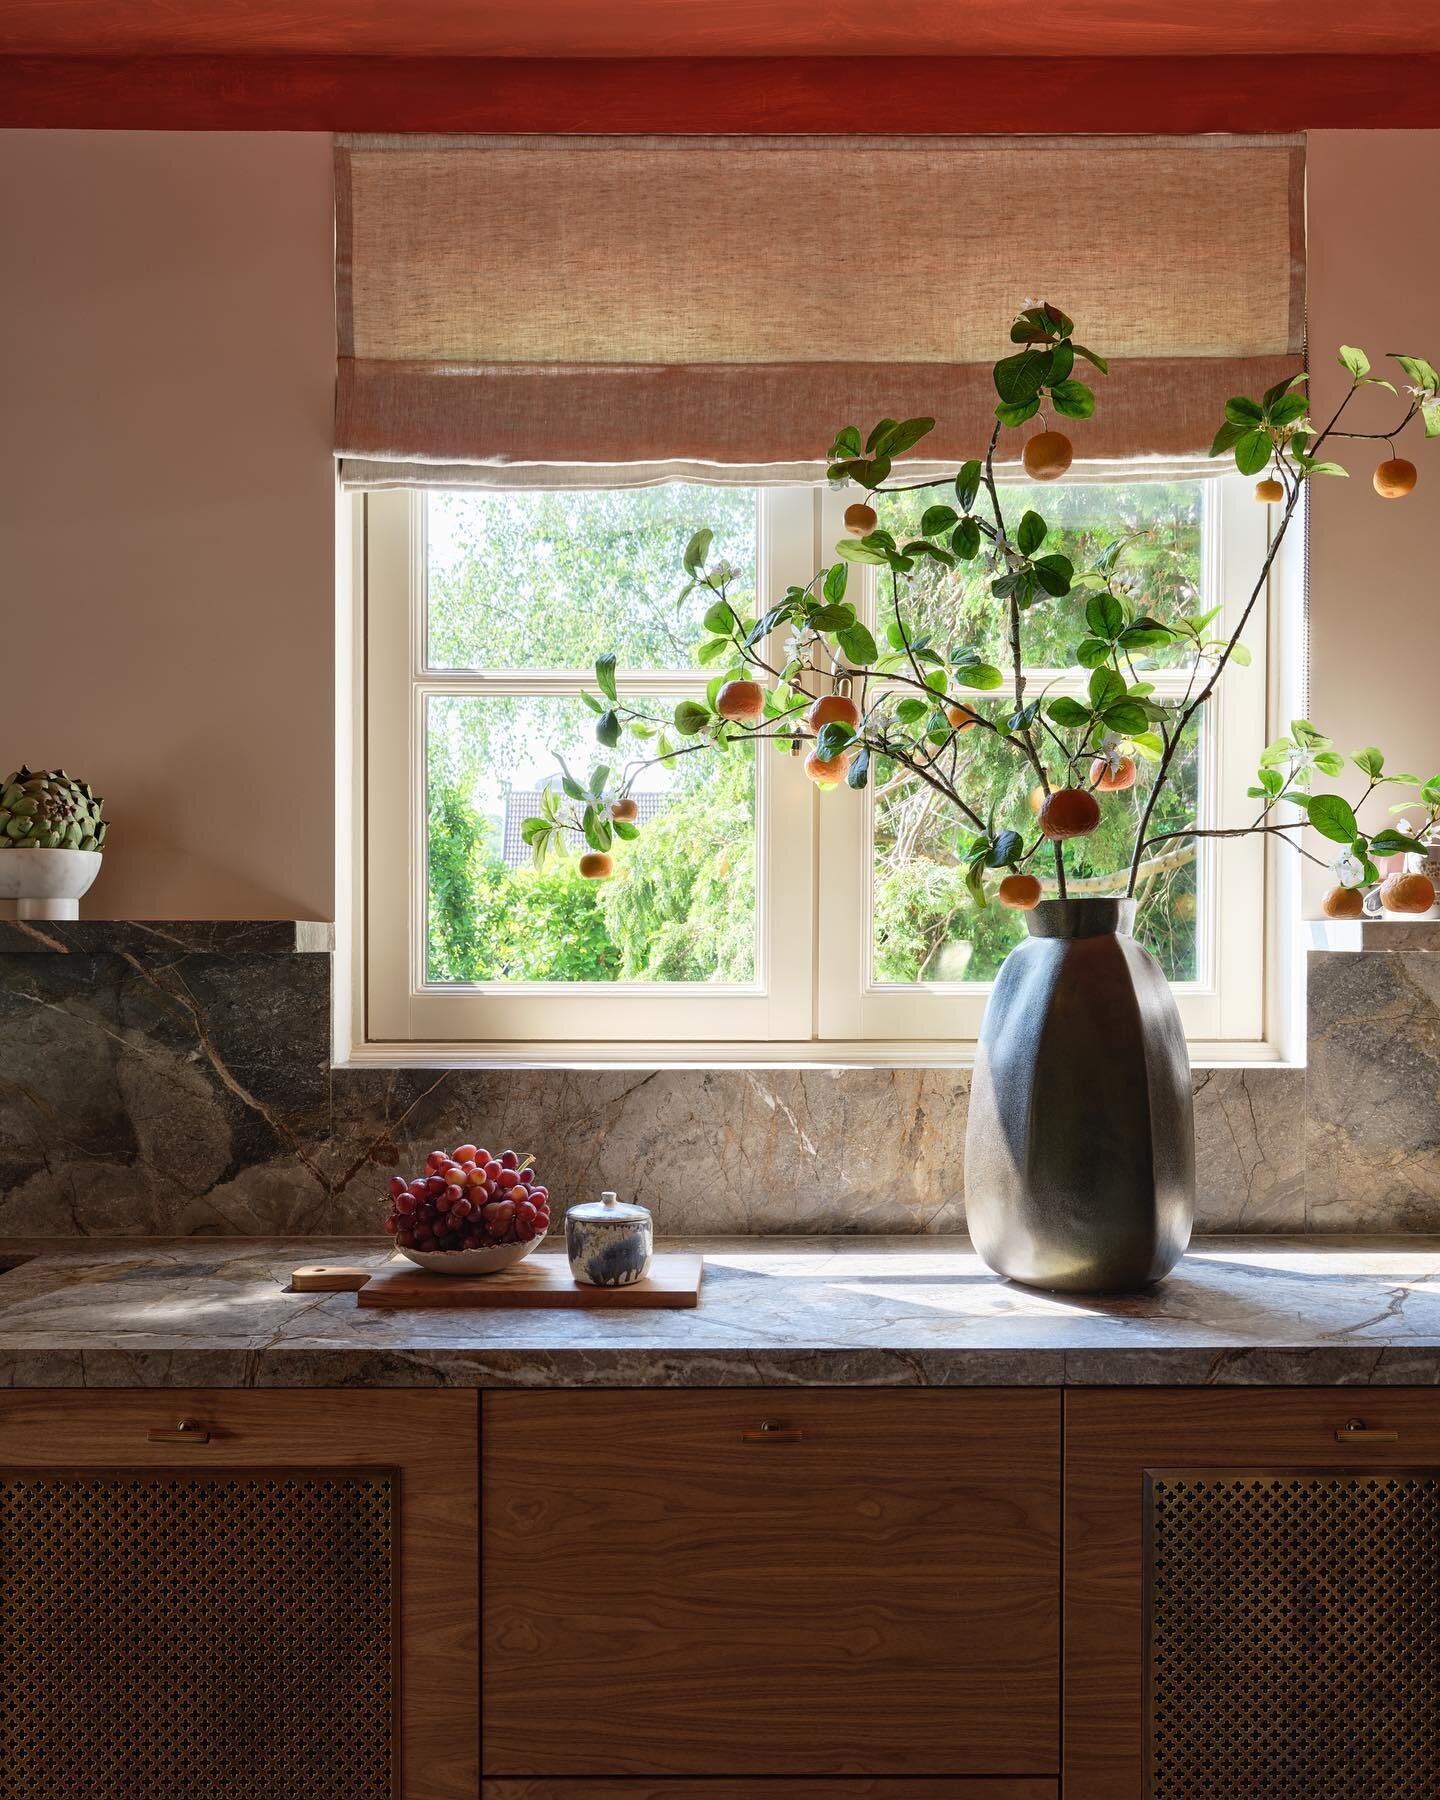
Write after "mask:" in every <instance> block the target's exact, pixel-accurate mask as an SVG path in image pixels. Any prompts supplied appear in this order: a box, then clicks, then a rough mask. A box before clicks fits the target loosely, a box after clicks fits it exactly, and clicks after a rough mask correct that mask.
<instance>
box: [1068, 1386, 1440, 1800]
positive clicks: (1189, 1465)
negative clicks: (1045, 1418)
mask: <svg viewBox="0 0 1440 1800" xmlns="http://www.w3.org/2000/svg"><path fill="white" fill-rule="evenodd" d="M1356 1418H1361V1419H1363V1420H1364V1421H1365V1423H1366V1424H1367V1425H1369V1426H1372V1427H1377V1428H1380V1429H1385V1430H1389V1429H1394V1430H1395V1431H1396V1432H1397V1433H1398V1437H1397V1439H1396V1441H1395V1442H1393V1443H1388V1442H1379V1443H1377V1442H1375V1441H1373V1440H1362V1441H1359V1442H1355V1443H1346V1444H1338V1443H1337V1442H1336V1439H1335V1433H1336V1431H1337V1430H1341V1429H1343V1428H1344V1427H1345V1425H1346V1424H1347V1423H1348V1422H1349V1421H1350V1420H1352V1419H1356ZM1434 1464H1440V1396H1436V1395H1434V1394H1431V1393H1429V1392H1423V1391H1420V1390H1417V1389H1400V1390H1397V1389H1393V1388H1330V1389H1324V1388H1321V1389H1313V1388H1312V1389H1291V1388H1286V1389H1276V1390H1270V1389H1259V1390H1248V1391H1247V1390H1237V1389H1202V1390H1199V1391H1196V1390H1166V1389H1149V1390H1136V1389H1131V1390H1128V1391H1126V1390H1116V1391H1105V1392H1100V1391H1078V1392H1072V1393H1069V1394H1067V1395H1066V1396H1065V1770H1064V1791H1065V1800H1141V1796H1142V1794H1143V1792H1144V1742H1143V1715H1144V1666H1143V1644H1142V1602H1143V1591H1142V1590H1143V1578H1144V1569H1143V1561H1142V1556H1143V1546H1142V1527H1143V1514H1142V1501H1143V1483H1144V1476H1145V1471H1146V1470H1147V1469H1154V1470H1161V1469H1165V1470H1179V1469H1206V1470H1212V1471H1222V1470H1249V1469H1253V1470H1262V1471H1265V1470H1270V1471H1277V1472H1279V1471H1285V1470H1290V1469H1342V1470H1346V1469H1349V1470H1375V1469H1407V1468H1417V1467H1421V1468H1423V1467H1428V1466H1431V1465H1434ZM1357 1800H1358V1797H1357Z"/></svg>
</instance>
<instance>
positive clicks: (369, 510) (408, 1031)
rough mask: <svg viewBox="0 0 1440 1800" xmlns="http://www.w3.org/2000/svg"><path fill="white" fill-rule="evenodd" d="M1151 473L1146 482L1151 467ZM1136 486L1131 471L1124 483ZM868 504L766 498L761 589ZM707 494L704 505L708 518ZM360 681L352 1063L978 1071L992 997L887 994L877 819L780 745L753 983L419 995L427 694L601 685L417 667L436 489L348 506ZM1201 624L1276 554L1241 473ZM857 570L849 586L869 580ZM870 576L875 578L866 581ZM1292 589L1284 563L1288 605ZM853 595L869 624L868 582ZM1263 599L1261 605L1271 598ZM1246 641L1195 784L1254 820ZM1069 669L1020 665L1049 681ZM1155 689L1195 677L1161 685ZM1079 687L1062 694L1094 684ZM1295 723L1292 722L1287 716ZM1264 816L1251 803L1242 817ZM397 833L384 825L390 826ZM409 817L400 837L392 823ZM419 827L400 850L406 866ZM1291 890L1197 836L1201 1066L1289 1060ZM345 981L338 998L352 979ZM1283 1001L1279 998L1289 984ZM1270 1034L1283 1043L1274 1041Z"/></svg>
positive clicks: (766, 781)
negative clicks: (1281, 891) (1286, 951)
mask: <svg viewBox="0 0 1440 1800" xmlns="http://www.w3.org/2000/svg"><path fill="white" fill-rule="evenodd" d="M1136 474H1137V476H1140V475H1143V471H1141V470H1137V471H1136ZM1121 478H1123V477H1118V476H1117V479H1121ZM852 497H853V496H850V495H845V494H836V493H833V492H828V491H826V490H825V489H824V488H823V486H822V487H816V488H806V487H793V486H792V487H777V488H771V489H766V490H763V491H762V494H761V499H760V531H759V546H758V548H759V561H758V569H757V581H758V586H757V597H760V598H763V596H764V595H765V594H767V593H770V592H772V591H779V590H780V589H783V587H784V586H785V585H786V584H787V583H788V582H790V581H792V580H793V581H797V582H801V583H803V582H805V581H807V580H808V579H809V578H810V576H811V575H812V574H813V573H814V570H815V569H816V568H817V567H819V566H820V565H821V564H822V563H823V562H824V561H826V560H828V558H829V556H830V555H831V553H832V551H833V546H834V543H835V542H836V539H837V538H838V537H839V535H840V533H841V529H842V526H841V514H842V512H843V509H844V506H845V504H846V502H847V500H848V499H849V498H852ZM698 501H699V496H697V502H698ZM351 505H352V508H353V511H352V518H351V524H352V531H351V555H350V558H349V560H350V562H351V564H352V569H353V598H352V605H351V620H352V629H353V646H354V658H353V662H352V664H351V685H352V686H353V691H354V694H355V695H356V696H357V701H358V702H363V703H357V704H355V705H354V706H353V708H352V711H353V716H354V721H355V724H354V733H353V738H352V743H351V756H350V759H349V760H350V766H351V769H352V770H353V771H354V782H355V792H354V793H353V795H352V801H353V805H352V807H351V809H350V816H351V817H353V820H354V830H353V832H352V833H351V834H350V840H351V841H350V843H349V846H348V850H349V867H348V868H347V869H346V870H344V871H343V876H344V879H345V880H347V881H348V883H349V886H350V893H349V900H350V904H349V907H348V909H346V910H347V911H348V915H349V937H350V952H351V955H350V962H351V972H352V980H351V983H350V985H349V988H348V990H347V992H346V994H345V997H344V1003H343V1006H342V1007H340V1008H339V1009H338V1011H337V1027H338V1028H339V1029H340V1030H342V1031H343V1034H344V1036H343V1038H342V1039H341V1043H342V1046H343V1045H344V1044H345V1043H346V1040H348V1054H347V1055H346V1060H348V1061H350V1062H355V1063H366V1062H370V1063H383V1064H393V1063H396V1062H405V1063H407V1064H421V1065H423V1064H426V1063H434V1064H437V1065H438V1064H444V1065H473V1066H489V1067H507V1068H513V1067H554V1066H562V1067H585V1066H603V1065H611V1064H628V1065H632V1066H654V1065H656V1064H663V1065H671V1066H682V1067H683V1066H690V1067H707V1066H712V1065H716V1064H723V1063H744V1064H748V1065H752V1066H765V1065H774V1066H780V1065H788V1064H795V1063H800V1064H822V1065H823V1064H837V1063H840V1064H844V1063H859V1064H869V1065H885V1066H889V1065H896V1064H908V1065H916V1064H919V1065H954V1064H961V1065H963V1064H965V1063H968V1062H970V1061H971V1060H973V1054H974V1041H975V1038H976V1036H977V1034H978V1031H979V1026H980V1019H981V1016H982V1014H983V1011H984V1005H985V1000H986V998H987V996H988V993H989V986H988V985H987V984H979V983H954V984H950V983H936V984H926V985H925V986H924V987H923V988H921V987H894V986H884V985H878V984H875V983H873V982H872V981H871V979H870V973H869V965H870V961H871V952H870V946H871V942H872V933H871V921H870V897H871V887H872V882H871V867H872V853H871V841H872V840H871V829H872V827H871V818H872V807H871V800H870V796H869V794H868V792H867V794H866V796H865V797H864V800H863V802H862V801H861V800H860V797H859V796H856V795H853V794H851V793H849V792H848V790H841V791H836V792H825V793H821V792H818V791H816V790H815V789H814V787H813V786H812V784H810V783H809V782H806V781H804V780H803V778H801V777H800V775H799V771H798V770H794V769H791V768H789V767H787V766H786V765H785V764H784V763H783V762H782V761H781V759H780V758H779V757H778V756H777V755H776V754H775V753H774V752H773V751H770V750H768V749H766V750H762V751H760V752H759V753H758V754H757V756H756V759H755V762H756V781H757V790H756V807H757V825H758V837H759V842H758V845H757V852H758V854H757V909H758V925H757V966H756V974H755V979H754V981H753V982H752V983H750V984H747V985H745V986H743V987H727V988H717V987H715V986H712V985H710V984H699V983H673V984H671V983H653V982H613V983H610V982H607V983H575V984H570V985H567V986H565V987H564V988H563V989H559V990H558V991H557V988H556V985H555V984H553V983H543V982H537V983H481V984H470V985H460V984H444V985H443V986H442V985H439V984H428V983H427V982H426V981H425V979H424V970H423V966H422V959H423V954H424V931H423V929H422V927H423V921H424V919H425V893H424V882H425V842H424V835H425V818H426V809H425V797H424V791H423V789H424V755H423V748H424V707H425V703H426V701H427V700H428V698H429V697H431V696H432V695H449V694H463V693H480V694H491V695H500V694H514V693H527V694H536V693H540V694H550V693H554V694H566V693H576V692H578V690H579V688H580V687H581V686H584V685H587V684H588V685H591V686H593V676H592V675H591V673H590V672H589V671H581V670H576V671H564V672H556V671H553V670H549V671H538V670H523V669H521V670H510V671H506V672H504V673H503V674H497V673H489V672H487V673H483V674H476V673H472V672H468V671H444V672H436V671H429V670H427V669H426V667H425V662H424V629H425V626H424V525H423V517H424V514H423V506H424V497H423V495H422V494H421V493H419V492H417V491H416V490H407V489H398V488H397V489H387V490H375V491H372V492H369V493H364V494H356V495H353V496H351ZM1205 517H1206V523H1205V532H1206V540H1205V557H1204V568H1205V571H1206V581H1207V588H1208V592H1207V596H1206V598H1205V600H1204V601H1203V602H1202V609H1205V608H1208V607H1209V606H1213V605H1222V606H1223V609H1224V610H1223V612H1222V615H1221V619H1220V621H1218V622H1217V623H1218V624H1224V625H1226V626H1227V628H1228V627H1229V626H1233V623H1234V621H1235V620H1236V619H1237V618H1238V616H1239V612H1240V610H1241V609H1242V608H1243V605H1244V601H1245V598H1246V596H1247V595H1248V593H1249V590H1250V585H1251V584H1252V583H1253V579H1254V572H1255V571H1256V570H1258V568H1259V566H1260V563H1261V561H1262V559H1263V556H1264V550H1265V543H1266V531H1267V529H1268V509H1267V508H1265V507H1263V506H1259V505H1257V504H1256V503H1255V501H1254V499H1253V497H1252V494H1251V488H1250V484H1249V483H1248V482H1245V481H1243V480H1241V479H1240V478H1238V477H1235V476H1233V475H1232V476H1223V477H1214V478H1210V479H1209V480H1208V481H1207V506H1206V514H1205ZM858 572H859V571H858V570H857V571H852V576H853V574H855V573H858ZM866 574H867V576H868V574H869V572H868V571H867V572H866ZM1282 578H1283V571H1282V570H1281V569H1279V568H1277V570H1276V572H1275V575H1274V576H1273V577H1272V591H1273V590H1274V589H1275V586H1276V583H1277V582H1278V581H1280V580H1281V579H1282ZM851 596H852V597H853V598H857V599H858V600H859V601H860V603H861V604H862V605H863V606H864V607H865V608H866V609H867V614H868V616H869V617H870V619H871V620H872V622H873V621H874V616H875V609H876V597H875V591H874V583H873V580H870V579H867V580H866V581H864V582H863V583H861V584H859V587H858V591H857V585H856V583H855V582H854V581H853V579H852V586H851ZM1266 604H1267V607H1268V600H1267V602H1266ZM1269 611H1270V616H1269V621H1268V625H1267V620H1266V618H1263V617H1257V618H1256V619H1254V620H1253V621H1252V624H1251V627H1250V629H1249V630H1248V631H1247V633H1246V641H1247V644H1249V646H1250V648H1251V651H1252V655H1253V658H1254V662H1253V664H1252V666H1251V668H1250V669H1248V670H1236V671H1235V673H1234V675H1233V677H1231V678H1229V679H1227V680H1225V681H1222V683H1221V684H1220V687H1219V689H1218V690H1217V696H1216V698H1217V699H1218V702H1219V704H1218V706H1217V705H1216V703H1215V701H1214V700H1212V702H1211V704H1210V708H1209V709H1208V710H1209V711H1210V712H1211V715H1212V719H1213V720H1214V722H1215V725H1216V726H1217V727H1218V728H1217V729H1212V730H1211V731H1209V732H1208V733H1207V738H1206V745H1205V755H1204V763H1203V768H1202V780H1204V781H1206V782H1207V783H1209V784H1211V791H1212V792H1214V793H1215V794H1216V795H1217V796H1218V800H1217V803H1216V807H1215V809H1214V811H1212V816H1216V815H1217V814H1218V816H1222V817H1225V818H1231V819H1233V818H1244V817H1245V816H1247V815H1246V812H1245V808H1246V805H1247V802H1246V800H1245V789H1246V787H1247V786H1249V785H1250V782H1251V781H1252V779H1253V771H1254V769H1255V765H1256V758H1257V756H1258V752H1259V749H1260V747H1261V746H1262V745H1263V744H1264V743H1265V742H1266V741H1267V738H1268V737H1269V736H1271V735H1273V730H1272V721H1273V718H1274V717H1276V716H1279V714H1278V713H1277V712H1276V708H1277V705H1283V704H1284V698H1285V697H1283V696H1281V695H1280V694H1279V692H1278V684H1277V680H1276V679H1275V667H1276V664H1277V660H1278V659H1277V658H1276V655H1275V652H1276V648H1277V645H1276V639H1277V623H1278V620H1277V615H1278V611H1279V609H1276V608H1271V609H1269ZM1055 673H1056V672H1054V671H1047V670H1043V669H1034V670H1028V671H1027V678H1028V679H1030V680H1032V681H1034V682H1035V683H1037V684H1039V683H1043V682H1045V681H1048V680H1050V679H1052V677H1053V676H1054V675H1055ZM1147 679H1154V680H1155V682H1156V686H1157V688H1158V689H1160V691H1162V692H1166V691H1169V690H1170V689H1171V688H1176V689H1181V688H1183V686H1184V682H1185V680H1186V679H1187V677H1185V676H1183V675H1179V674H1177V675H1175V676H1173V677H1172V676H1170V675H1168V674H1166V675H1160V676H1147ZM625 680H626V686H627V688H628V689H629V690H630V691H632V692H637V693H639V692H642V691H643V692H648V693H651V694H683V693H685V692H687V691H694V692H702V691H703V689H704V687H705V684H706V681H707V680H708V673H707V672H706V671H703V670H699V669H690V670H683V671H674V672H663V673H647V674H643V675H639V676H636V675H634V674H631V675H630V676H628V677H626V678H625ZM1081 686H1082V682H1081V681H1077V680H1076V679H1075V677H1074V675H1073V673H1072V674H1071V676H1070V677H1069V679H1068V680H1066V679H1064V678H1063V677H1062V678H1061V679H1060V681H1059V682H1058V683H1057V687H1056V690H1055V691H1058V692H1064V691H1066V690H1067V688H1068V689H1070V690H1071V691H1078V690H1079V689H1080V688H1081ZM1285 716H1288V713H1287V714H1286V715H1285ZM1249 804H1251V805H1252V806H1253V803H1249ZM382 821H383V822H384V829H382ZM396 821H398V822H399V825H400V828H401V829H400V830H399V831H397V830H396V829H395V824H394V822H396ZM402 832H403V840H402V841H403V844H404V845H405V847H406V854H404V855H397V854H396V853H395V843H396V839H397V837H400V836H401V833H402ZM1277 879H1278V880H1280V881H1283V876H1282V875H1280V872H1279V871H1278V870H1277V866H1276V858H1275V855H1274V852H1273V848H1272V847H1270V846H1269V845H1268V844H1267V841H1266V840H1265V839H1263V838H1244V839H1236V840H1225V841H1224V842H1221V841H1219V840H1215V839H1202V840H1200V856H1199V884H1200V890H1201V917H1202V918H1205V917H1207V916H1208V917H1209V918H1210V919H1211V920H1212V921H1213V927H1212V929H1211V930H1210V931H1209V932H1207V933H1205V934H1203V945H1204V948H1203V949H1202V958H1203V963H1202V967H1201V969H1200V971H1199V973H1198V977H1197V979H1196V980H1195V981H1194V982H1187V983H1177V984H1176V985H1175V988H1174V992H1175V994H1176V998H1177V1002H1178V1004H1179V1007H1180V1011H1181V1016H1182V1018H1183V1020H1184V1023H1185V1028H1186V1034H1187V1037H1188V1038H1189V1040H1190V1046H1191V1054H1192V1057H1193V1058H1194V1059H1195V1060H1196V1061H1197V1062H1265V1061H1276V1060H1281V1059H1282V1058H1283V1054H1284V1051H1285V1049H1286V1047H1287V1046H1286V1045H1285V1044H1284V1042H1283V1041H1282V1040H1281V1039H1280V1038H1279V1036H1278V1035H1277V1034H1276V1031H1275V1029H1274V1026H1273V1024H1271V1022H1272V1021H1274V1020H1275V1019H1276V1018H1277V1017H1278V1016H1279V1014H1280V1013H1281V1012H1282V1011H1283V1010H1284V1008H1283V994H1282V993H1281V992H1280V987H1279V986H1277V975H1278V973H1279V970H1280V967H1281V963H1282V960H1283V959H1282V957H1281V956H1280V955H1279V954H1277V952H1278V951H1279V950H1280V949H1281V948H1282V946H1281V945H1280V944H1279V943H1278V942H1277V925H1276V920H1275V917H1274V914H1275V911H1276V909H1275V908H1274V906H1273V905H1271V906H1267V904H1266V902H1267V898H1268V897H1270V895H1271V894H1273V892H1274V890H1275V889H1276V887H1277ZM337 985H338V984H337ZM1281 985H1282V986H1283V983H1282V984H1281ZM1267 1025H1270V1029H1269V1030H1268V1032H1267Z"/></svg>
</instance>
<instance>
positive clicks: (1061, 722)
mask: <svg viewBox="0 0 1440 1800" xmlns="http://www.w3.org/2000/svg"><path fill="white" fill-rule="evenodd" d="M1045 713H1046V716H1047V717H1048V718H1049V719H1050V720H1051V722H1052V723H1053V724H1056V725H1058V726H1060V727H1061V729H1062V730H1065V731H1076V730H1078V729H1079V728H1080V727H1081V726H1082V725H1088V724H1089V723H1090V709H1089V708H1088V707H1086V706H1082V705H1081V704H1080V702H1079V701H1078V700H1072V699H1071V697H1070V696H1069V694H1061V695H1059V696H1058V697H1057V698H1056V699H1054V700H1052V701H1051V702H1050V704H1049V705H1048V706H1047V707H1046V708H1045Z"/></svg>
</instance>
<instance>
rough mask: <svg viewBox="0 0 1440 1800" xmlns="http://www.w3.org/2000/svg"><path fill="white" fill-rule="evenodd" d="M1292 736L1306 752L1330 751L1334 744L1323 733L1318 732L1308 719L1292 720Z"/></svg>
mask: <svg viewBox="0 0 1440 1800" xmlns="http://www.w3.org/2000/svg"><path fill="white" fill-rule="evenodd" d="M1290 735H1291V737H1293V738H1294V740H1295V742H1296V743H1297V744H1299V745H1300V747H1301V748H1302V749H1304V750H1328V749H1329V748H1330V746H1331V742H1332V740H1331V739H1330V738H1328V737H1326V735H1325V733H1324V732H1323V731H1317V730H1316V729H1315V727H1314V726H1313V725H1312V724H1311V723H1310V721H1309V720H1308V719H1292V720H1291V721H1290Z"/></svg>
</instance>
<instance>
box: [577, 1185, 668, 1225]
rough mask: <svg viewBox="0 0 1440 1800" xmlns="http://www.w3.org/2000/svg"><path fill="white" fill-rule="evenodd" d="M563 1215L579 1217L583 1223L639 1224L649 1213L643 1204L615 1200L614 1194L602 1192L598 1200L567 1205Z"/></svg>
mask: <svg viewBox="0 0 1440 1800" xmlns="http://www.w3.org/2000/svg"><path fill="white" fill-rule="evenodd" d="M565 1217H566V1218H567V1219H579V1220H580V1221H581V1223H582V1224H585V1225H639V1224H641V1223H642V1222H644V1221H645V1220H648V1219H649V1217H650V1214H649V1211H648V1210H647V1208H645V1207H643V1206H631V1205H630V1204H629V1202H628V1201H625V1200H617V1199H616V1198H615V1196H614V1194H611V1193H604V1194H602V1195H601V1196H600V1198H599V1199H598V1200H586V1201H585V1202H584V1203H583V1204H582V1205H580V1206H571V1207H567V1209H566V1212H565Z"/></svg>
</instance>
